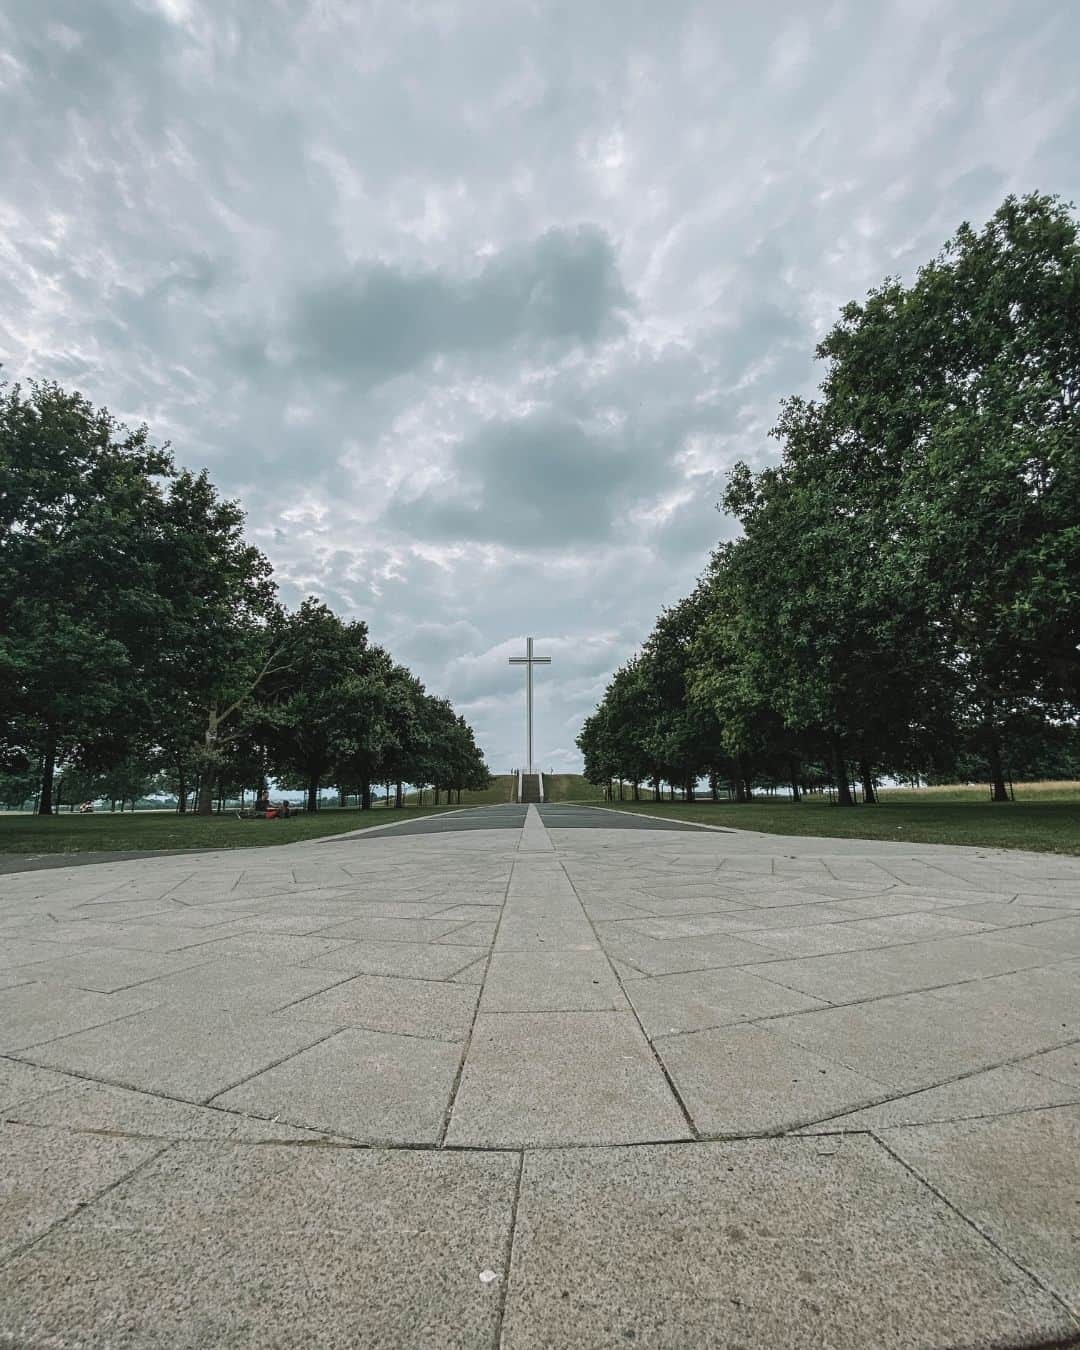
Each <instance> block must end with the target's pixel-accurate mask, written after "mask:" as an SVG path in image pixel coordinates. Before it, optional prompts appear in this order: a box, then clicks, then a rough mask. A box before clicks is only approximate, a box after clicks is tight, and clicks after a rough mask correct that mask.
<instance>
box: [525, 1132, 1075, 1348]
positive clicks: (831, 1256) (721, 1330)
mask: <svg viewBox="0 0 1080 1350" xmlns="http://www.w3.org/2000/svg"><path fill="white" fill-rule="evenodd" d="M513 1261H514V1263H513V1269H512V1272H511V1279H510V1296H509V1299H508V1306H507V1312H506V1320H505V1323H504V1335H503V1340H502V1345H503V1346H504V1347H505V1350H539V1347H548V1346H554V1345H573V1346H574V1347H580V1350H601V1348H603V1350H607V1348H608V1347H611V1346H616V1345H619V1346H621V1345H627V1344H631V1345H647V1346H662V1347H669V1348H670V1350H675V1348H676V1347H685V1346H694V1347H695V1348H696V1347H702V1348H703V1350H704V1348H706V1347H716V1350H729V1348H730V1347H733V1346H761V1347H769V1350H773V1348H774V1347H805V1350H814V1348H816V1347H821V1346H829V1347H836V1350H847V1348H851V1350H867V1347H871V1346H872V1347H874V1350H891V1347H905V1348H906V1347H912V1346H922V1347H943V1346H956V1347H959V1346H1004V1345H1016V1344H1018V1343H1020V1342H1021V1341H1022V1339H1023V1338H1025V1337H1026V1336H1027V1335H1028V1334H1029V1333H1030V1330H1031V1328H1032V1327H1034V1326H1039V1327H1041V1328H1043V1329H1044V1330H1045V1331H1046V1332H1047V1333H1048V1334H1051V1335H1053V1334H1068V1333H1070V1332H1073V1331H1075V1324H1074V1323H1073V1321H1072V1319H1071V1318H1070V1317H1069V1315H1068V1313H1067V1312H1066V1311H1065V1309H1064V1308H1062V1307H1061V1305H1060V1304H1059V1303H1058V1302H1057V1301H1056V1300H1055V1299H1054V1298H1053V1296H1052V1295H1051V1294H1050V1293H1048V1292H1047V1291H1046V1290H1045V1289H1043V1288H1041V1287H1040V1285H1039V1284H1038V1283H1037V1282H1036V1281H1035V1280H1034V1279H1033V1278H1032V1277H1031V1276H1030V1275H1028V1274H1026V1273H1025V1272H1024V1271H1023V1270H1021V1269H1020V1268H1019V1267H1018V1266H1017V1265H1016V1264H1015V1263H1014V1262H1012V1261H1011V1260H1009V1258H1008V1257H1007V1256H1005V1255H1003V1254H1001V1253H1000V1252H998V1251H995V1250H994V1249H993V1248H991V1247H989V1246H988V1244H987V1243H985V1241H984V1240H983V1239H982V1238H981V1237H980V1236H979V1235H978V1234H977V1233H976V1232H975V1231H974V1230H973V1229H972V1228H971V1227H970V1225H968V1224H967V1223H965V1222H964V1220H963V1219H962V1218H961V1217H960V1216H959V1215H958V1214H957V1213H955V1211H953V1210H952V1209H950V1208H949V1206H948V1205H946V1204H945V1203H943V1202H942V1201H940V1200H939V1199H938V1198H937V1197H936V1196H935V1195H934V1194H933V1193H932V1192H931V1191H929V1190H928V1189H927V1188H926V1187H924V1186H922V1185H921V1184H920V1183H919V1181H918V1180H917V1179H916V1178H915V1177H913V1176H912V1175H911V1173H910V1172H908V1171H907V1170H906V1169H905V1168H904V1167H903V1166H902V1165H901V1164H900V1163H898V1162H897V1161H896V1159H895V1158H893V1157H891V1156H889V1154H888V1153H886V1152H885V1150H884V1149H882V1148H881V1147H880V1146H879V1145H878V1144H876V1143H875V1142H873V1141H872V1140H870V1139H868V1138H865V1137H863V1138H858V1139H851V1140H848V1141H845V1143H844V1145H843V1147H842V1148H833V1149H831V1150H830V1151H828V1152H825V1151H824V1150H823V1149H822V1148H821V1147H820V1145H819V1144H818V1143H817V1142H815V1141H810V1140H804V1141H801V1142H799V1141H795V1140H758V1141H749V1142H738V1143H730V1144H700V1145H697V1146H693V1147H683V1148H672V1147H653V1148H636V1149H620V1150H610V1151H608V1152H605V1153H602V1154H597V1153H596V1152H595V1151H594V1150H586V1151H582V1150H570V1151H566V1150H563V1151H554V1152H547V1153H531V1154H529V1155H528V1156H527V1157H526V1160H525V1171H524V1175H523V1177H522V1186H521V1198H520V1200H519V1202H518V1211H517V1224H516V1229H515V1235H514V1258H513Z"/></svg>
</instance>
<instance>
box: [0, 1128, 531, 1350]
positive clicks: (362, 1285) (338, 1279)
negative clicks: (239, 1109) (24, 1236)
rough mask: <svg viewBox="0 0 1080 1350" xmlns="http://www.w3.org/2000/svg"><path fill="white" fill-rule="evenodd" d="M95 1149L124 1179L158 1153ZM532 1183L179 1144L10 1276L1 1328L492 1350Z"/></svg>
mask: <svg viewBox="0 0 1080 1350" xmlns="http://www.w3.org/2000/svg"><path fill="white" fill-rule="evenodd" d="M34 1134H35V1135H36V1136H37V1138H38V1140H39V1147H42V1144H41V1142H40V1141H41V1140H42V1135H43V1132H42V1131H35V1132H34ZM95 1144H96V1149H97V1155H98V1158H99V1159H104V1158H109V1159H110V1160H113V1159H115V1161H112V1165H113V1168H114V1169H118V1168H120V1167H125V1166H130V1164H131V1162H132V1160H133V1159H134V1158H138V1157H139V1156H140V1155H143V1154H146V1153H147V1152H148V1151H149V1150H148V1146H146V1145H139V1146H137V1149H136V1148H135V1147H134V1146H132V1145H130V1144H129V1145H127V1153H126V1154H122V1149H121V1146H120V1145H118V1144H117V1143H116V1142H115V1141H101V1140H98V1141H95ZM110 1145H111V1152H110ZM118 1154H120V1155H121V1156H120V1157H117V1156H116V1155H118ZM517 1171H518V1160H517V1158H516V1157H514V1156H510V1155H506V1154H502V1153H487V1154H455V1153H442V1154H436V1153H420V1154H417V1153H397V1152H395V1153H374V1152H367V1151H364V1150H355V1149H353V1150H348V1149H346V1150H341V1149H337V1150H312V1149H295V1148H287V1147H284V1148H263V1149H254V1148H251V1149H243V1150H239V1149H235V1148H229V1147H222V1146H220V1145H218V1146H196V1145H192V1144H178V1145H176V1146H175V1147H174V1148H171V1149H170V1150H169V1151H168V1152H167V1153H165V1154H163V1155H162V1156H161V1157H160V1158H158V1159H157V1160H156V1161H155V1162H154V1163H153V1164H152V1165H150V1166H148V1167H145V1168H144V1169H143V1170H142V1171H141V1172H140V1173H138V1174H137V1175H135V1176H133V1177H132V1178H131V1180H130V1181H128V1182H127V1183H126V1184H122V1185H120V1186H118V1187H116V1188H115V1189H114V1190H112V1191H110V1192H109V1193H108V1194H107V1195H105V1196H104V1197H103V1198H102V1199H101V1200H100V1201H99V1202H98V1204H96V1205H93V1206H91V1207H89V1208H87V1209H84V1210H83V1211H82V1212H81V1213H79V1214H78V1215H76V1216H75V1217H74V1218H72V1219H71V1221H70V1222H68V1223H66V1224H64V1225H63V1226H62V1227H59V1228H57V1229H55V1230H54V1231H53V1232H52V1233H51V1234H49V1235H48V1236H47V1237H46V1238H44V1239H43V1240H42V1241H41V1242H39V1243H38V1244H37V1245H36V1246H35V1247H34V1248H32V1249H31V1250H30V1251H29V1252H27V1253H26V1254H25V1255H23V1256H21V1257H17V1258H16V1259H15V1260H14V1261H12V1262H11V1263H10V1264H9V1265H8V1266H7V1267H6V1268H4V1269H3V1270H2V1271H0V1328H3V1330H4V1331H5V1332H6V1333H8V1335H9V1336H13V1337H14V1338H16V1339H15V1343H16V1344H20V1345H27V1344H41V1343H43V1342H46V1341H48V1343H52V1344H57V1343H66V1344H72V1340H71V1330H72V1329H73V1328H76V1329H79V1330H80V1331H81V1332H82V1334H81V1335H80V1337H79V1342H78V1343H79V1344H81V1345H92V1346H100V1347H104V1346H110V1347H113V1346H124V1347H136V1346H147V1347H150V1346H155V1347H156V1346H161V1345H170V1346H195V1345H201V1346H214V1347H218V1346H227V1347H237V1346H243V1347H254V1346H272V1347H275V1348H277V1350H285V1348H286V1347H289V1348H290V1350H291V1348H293V1347H295V1350H308V1347H311V1346H342V1347H344V1346H385V1347H391V1346H417V1347H425V1348H428V1350H443V1347H451V1348H453V1347H462V1350H473V1347H482V1346H483V1347H489V1346H491V1345H492V1344H493V1343H494V1339H495V1335H496V1329H497V1326H498V1320H499V1315H500V1312H501V1306H502V1293H503V1291H502V1288H501V1285H500V1284H499V1282H496V1281H493V1282H491V1283H487V1284H485V1283H484V1282H483V1281H481V1279H480V1274H481V1272H482V1271H485V1270H490V1269H495V1270H499V1269H500V1268H501V1267H502V1264H503V1258H504V1255H505V1252H506V1248H507V1243H508V1238H509V1232H510V1223H511V1212H512V1205H513V1198H514V1191H515V1182H516V1177H517ZM54 1338H55V1339H54Z"/></svg>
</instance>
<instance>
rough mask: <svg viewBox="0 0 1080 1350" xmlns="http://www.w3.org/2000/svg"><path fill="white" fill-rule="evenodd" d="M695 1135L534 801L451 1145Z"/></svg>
mask: <svg viewBox="0 0 1080 1350" xmlns="http://www.w3.org/2000/svg"><path fill="white" fill-rule="evenodd" d="M691 1137H692V1132H691V1131H690V1130H689V1129H688V1126H687V1121H686V1117H685V1115H684V1113H683V1110H682V1107H681V1104H680V1103H679V1101H678V1099H677V1098H676V1097H675V1095H674V1094H673V1092H672V1090H671V1087H670V1084H669V1083H668V1081H667V1079H666V1077H665V1075H664V1073H663V1071H662V1070H661V1068H660V1066H659V1064H658V1063H657V1060H656V1058H655V1056H654V1055H653V1052H652V1048H651V1046H650V1045H649V1043H648V1041H647V1040H646V1038H645V1036H644V1034H643V1032H642V1030H641V1027H640V1025H639V1023H638V1020H637V1017H636V1016H635V1014H634V1013H633V1011H632V1009H631V1008H630V1005H629V1002H628V1001H627V998H626V996H625V994H624V993H623V990H622V988H621V986H620V984H619V981H618V979H617V978H616V975H615V973H614V971H613V969H612V967H611V965H610V963H609V961H608V959H607V956H606V955H605V954H604V952H603V950H602V948H601V946H600V943H599V942H598V940H597V936H596V932H595V930H594V928H593V926H592V924H591V922H590V921H589V918H588V916H587V915H586V913H585V910H584V908H583V906H582V904H581V901H580V899H579V898H578V895H577V893H576V891H575V890H574V887H573V886H572V884H571V882H570V880H569V878H568V877H567V875H566V872H565V870H564V868H563V866H562V861H561V859H560V858H559V855H558V852H557V850H556V849H555V847H554V844H553V841H552V839H551V836H550V835H549V834H548V832H547V830H546V829H545V827H544V824H543V821H542V820H541V819H540V816H539V813H538V812H537V810H536V808H535V807H534V806H530V808H529V811H528V815H527V818H526V822H525V826H524V827H523V829H522V832H521V838H520V840H519V843H518V848H517V856H516V858H515V861H514V867H513V872H512V874H511V877H510V885H509V887H508V889H507V893H506V901H505V904H504V907H503V913H502V917H501V919H500V921H499V926H498V929H497V931H496V935H495V943H494V949H493V951H492V954H491V960H490V963H489V965H488V968H487V971H486V975H485V979H484V985H483V989H482V990H481V994H480V1004H479V1010H478V1012H477V1015H476V1020H475V1023H474V1025H473V1033H472V1037H471V1039H470V1041H469V1046H468V1050H467V1052H466V1056H465V1062H464V1067H463V1070H462V1075H461V1079H460V1083H459V1086H458V1091H457V1094H456V1097H455V1100H454V1105H453V1110H452V1113H451V1118H450V1124H449V1128H448V1130H447V1133H446V1138H445V1143H446V1145H447V1147H449V1148H455V1147H458V1148H520V1147H524V1146H540V1147H544V1146H559V1145H576V1144H628V1143H643V1142H656V1141H659V1140H665V1141H674V1140H685V1139H688V1138H691Z"/></svg>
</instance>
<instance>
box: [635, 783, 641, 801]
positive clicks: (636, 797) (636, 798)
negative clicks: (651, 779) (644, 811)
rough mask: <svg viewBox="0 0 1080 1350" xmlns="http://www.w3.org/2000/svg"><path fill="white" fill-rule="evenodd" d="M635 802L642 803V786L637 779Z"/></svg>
mask: <svg viewBox="0 0 1080 1350" xmlns="http://www.w3.org/2000/svg"><path fill="white" fill-rule="evenodd" d="M634 801H636V802H639V801H641V784H640V783H639V782H638V780H637V779H636V778H635V779H634Z"/></svg>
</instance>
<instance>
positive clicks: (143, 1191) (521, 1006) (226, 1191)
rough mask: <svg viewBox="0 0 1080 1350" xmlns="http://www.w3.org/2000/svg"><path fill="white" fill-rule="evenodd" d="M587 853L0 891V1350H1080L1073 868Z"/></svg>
mask: <svg viewBox="0 0 1080 1350" xmlns="http://www.w3.org/2000/svg"><path fill="white" fill-rule="evenodd" d="M494 809H498V810H501V808H494ZM511 810H512V811H513V810H517V808H512V809H511ZM573 810H574V808H568V807H560V808H559V811H558V812H557V815H558V816H559V818H560V819H565V818H566V816H567V815H568V814H573ZM503 814H504V816H505V817H506V819H507V820H509V819H510V816H509V815H506V813H505V812H503ZM588 814H589V817H590V818H591V819H594V820H595V819H596V818H600V819H602V822H603V823H602V824H601V825H600V827H596V826H595V825H593V824H587V823H586V820H585V818H584V817H579V823H578V824H576V825H575V826H574V827H572V828H555V829H552V830H550V831H549V830H548V829H547V828H546V826H545V824H544V820H543V815H542V813H540V812H538V811H536V810H533V811H532V812H524V811H522V810H518V813H517V819H518V822H519V823H518V824H517V825H511V824H500V825H499V826H498V827H497V828H490V827H489V826H485V827H483V828H462V829H457V830H455V829H454V828H452V822H453V820H454V819H455V815H454V814H452V813H447V814H446V815H445V816H443V817H441V818H440V821H441V824H440V828H439V829H438V830H437V831H435V832H432V833H426V834H415V835H404V834H399V833H397V832H396V831H394V830H392V829H386V830H384V831H382V832H381V833H380V834H379V836H378V837H373V836H371V835H368V834H367V833H366V832H365V833H364V834H363V836H362V837H361V836H358V837H357V838H355V839H349V838H344V837H341V836H338V837H335V838H333V839H327V840H321V841H316V842H314V843H309V844H302V845H290V846H288V847H281V848H273V849H265V850H263V849H254V850H244V851H243V856H241V855H240V854H236V853H233V854H230V853H225V852H217V853H204V854H199V855H183V856H177V857H172V856H170V857H156V858H140V859H137V860H131V861H116V862H110V863H102V864H101V865H98V866H94V867H58V868H55V869H52V870H48V871H41V872H27V873H13V874H9V875H6V876H2V877H0V1127H3V1128H6V1129H7V1130H11V1131H15V1135H13V1136H12V1137H13V1138H16V1137H17V1140H18V1142H17V1144H13V1145H12V1146H11V1148H10V1149H9V1150H8V1151H7V1152H6V1153H3V1154H2V1155H0V1156H3V1157H4V1161H5V1163H7V1161H8V1156H9V1155H10V1157H11V1158H12V1159H13V1160H14V1161H13V1162H12V1164H11V1166H10V1167H9V1168H8V1172H7V1174H5V1171H4V1168H2V1167H0V1235H5V1236H6V1235H7V1234H8V1232H9V1231H10V1230H12V1229H14V1230H15V1231H16V1232H17V1233H19V1234H22V1235H23V1236H21V1237H19V1239H18V1241H16V1243H15V1247H9V1248H8V1252H9V1259H8V1261H7V1262H6V1264H5V1263H4V1261H3V1259H2V1257H0V1345H12V1346H16V1345H17V1346H19V1350H24V1347H25V1346H26V1344H27V1342H28V1341H29V1342H30V1344H34V1345H36V1344H39V1343H40V1344H42V1345H45V1344H65V1345H72V1346H100V1347H102V1350H105V1347H108V1348H109V1350H116V1348H117V1347H119V1348H120V1350H138V1347H142V1346H146V1347H154V1350H157V1347H159V1346H161V1345H163V1344H165V1345H170V1344H171V1345H176V1346H181V1345H192V1346H194V1345H210V1344H213V1345H218V1344H222V1345H235V1346H245V1347H246V1346H252V1347H256V1346H258V1347H260V1350H261V1347H262V1346H264V1345H275V1344H276V1345H282V1346H284V1345H294V1344H295V1345H305V1346H306V1345H308V1344H327V1345H333V1344H341V1345H350V1346H351V1345H353V1344H360V1345H365V1344H372V1345H386V1346H393V1347H397V1346H398V1345H414V1344H415V1345H428V1344H430V1345H433V1346H434V1345H439V1346H442V1345H447V1344H449V1345H455V1344H460V1345H469V1346H472V1345H477V1346H481V1345H482V1346H485V1347H507V1346H512V1345H518V1346H530V1347H531V1346H541V1345H542V1346H562V1345H564V1344H573V1345H575V1346H576V1345H578V1344H581V1345H583V1346H589V1345H600V1344H603V1345H608V1344H614V1345H623V1344H628V1343H635V1342H636V1343H638V1344H648V1345H659V1346H665V1345H666V1346H671V1347H678V1348H679V1350H683V1347H687V1346H695V1347H696V1346H698V1345H705V1346H708V1345H712V1344H718V1345H719V1344H723V1345H725V1346H727V1345H732V1346H734V1345H739V1346H744V1347H747V1350H758V1348H759V1347H760V1350H780V1348H781V1347H787V1346H793V1345H806V1346H808V1347H809V1346H814V1347H817V1346H823V1345H830V1346H838V1347H843V1346H847V1345H859V1346H864V1345H865V1346H869V1345H873V1346H875V1347H876V1346H878V1345H885V1346H890V1345H912V1346H925V1347H927V1350H945V1347H949V1350H958V1348H959V1347H961V1346H963V1347H976V1346H978V1347H980V1348H981V1347H983V1346H997V1347H1006V1346H1009V1347H1012V1346H1019V1345H1021V1344H1024V1345H1032V1344H1044V1343H1047V1342H1053V1341H1054V1340H1055V1339H1057V1340H1061V1338H1063V1337H1065V1338H1067V1337H1068V1336H1070V1335H1073V1334H1076V1335H1080V1315H1077V1313H1076V1297H1077V1296H1076V1289H1075V1284H1074V1281H1073V1279H1072V1272H1073V1270H1074V1269H1080V1263H1077V1262H1076V1261H1075V1255H1076V1243H1077V1238H1076V1233H1075V1214H1074V1211H1075V1210H1076V1208H1077V1206H1076V1204H1075V1201H1074V1198H1073V1195H1072V1192H1071V1191H1070V1190H1069V1185H1070V1183H1071V1180H1072V1179H1073V1177H1072V1176H1071V1175H1070V1172H1069V1169H1070V1167H1072V1166H1073V1164H1074V1162H1075V1157H1076V1153H1077V1148H1076V1145H1077V1140H1076V1116H1077V1114H1078V1112H1080V956H1078V955H1077V949H1076V938H1077V936H1078V935H1080V859H1070V858H1056V857H1048V856H1037V855H1024V854H1018V853H1006V852H1003V851H999V850H991V849H954V848H945V847H934V846H929V845H927V846H917V847H916V846H911V845H903V844H885V843H880V844H879V843H868V842H866V841H860V840H811V839H783V838H778V837H769V836H763V835H756V834H753V833H750V832H738V831H733V832H729V833H718V832H714V831H709V830H700V829H693V830H654V829H651V828H650V827H649V825H648V822H647V821H646V820H645V819H644V818H642V817H636V818H634V822H633V824H632V825H627V824H618V825H616V824H613V823H612V820H611V818H610V817H608V816H607V814H606V813H604V812H599V811H598V812H596V813H595V814H594V813H591V812H590V813H588ZM619 819H620V820H622V819H623V818H619ZM5 963H6V964H5ZM46 976H47V978H46ZM131 979H134V980H135V981H136V982H135V983H133V984H130V985H129V984H128V981H129V980H131ZM82 985H87V986H91V987H89V988H83V987H81V986H82ZM106 990H112V991H113V992H105V991H106ZM5 1121H6V1122H7V1125H6V1126H3V1122H5ZM718 1138H719V1139H723V1140H724V1142H721V1143H715V1142H710V1140H713V1139H718ZM0 1149H3V1141H2V1140H0ZM161 1150H165V1151H161ZM1074 1171H1075V1169H1074ZM1054 1178H1059V1179H1061V1178H1065V1180H1064V1181H1062V1182H1061V1184H1060V1185H1058V1186H1057V1189H1055V1183H1054ZM519 1179H520V1187H519ZM5 1183H6V1185H7V1191H6V1193H4V1192H3V1187H4V1185H5ZM27 1235H28V1236H27ZM27 1244H28V1245H27ZM482 1274H483V1275H484V1278H483V1279H481V1275H482ZM30 1325H33V1337H34V1338H36V1339H32V1338H31V1336H30V1333H29V1332H28V1331H27V1327H28V1326H30ZM361 1326H362V1327H363V1330H362V1331H358V1330H357V1328H358V1327H361Z"/></svg>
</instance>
